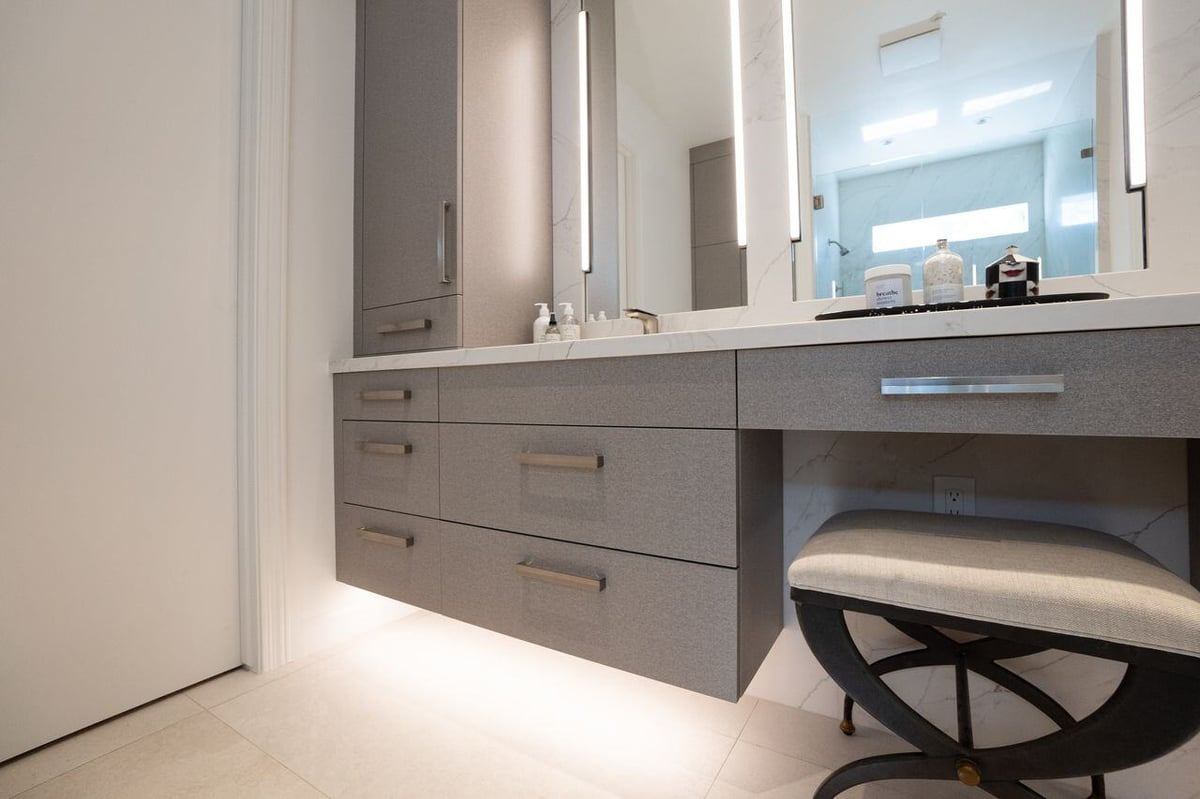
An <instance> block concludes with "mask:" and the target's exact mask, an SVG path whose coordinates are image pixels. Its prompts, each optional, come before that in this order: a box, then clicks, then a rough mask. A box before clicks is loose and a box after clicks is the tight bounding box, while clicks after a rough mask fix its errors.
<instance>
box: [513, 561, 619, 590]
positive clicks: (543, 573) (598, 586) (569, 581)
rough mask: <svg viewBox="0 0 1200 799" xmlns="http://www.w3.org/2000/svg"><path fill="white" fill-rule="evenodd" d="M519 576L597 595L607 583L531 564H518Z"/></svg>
mask: <svg viewBox="0 0 1200 799" xmlns="http://www.w3.org/2000/svg"><path fill="white" fill-rule="evenodd" d="M517 574H519V575H520V576H521V577H524V578H525V579H526V580H537V581H538V582H542V583H551V584H553V585H561V586H565V587H567V588H577V589H579V590H580V591H593V592H595V593H597V594H598V593H600V592H601V591H603V590H604V587H605V585H606V582H607V581H606V580H605V578H604V577H583V576H581V575H578V574H567V573H566V572H556V571H552V570H550V569H543V568H540V567H538V566H534V565H532V564H530V563H518V564H517Z"/></svg>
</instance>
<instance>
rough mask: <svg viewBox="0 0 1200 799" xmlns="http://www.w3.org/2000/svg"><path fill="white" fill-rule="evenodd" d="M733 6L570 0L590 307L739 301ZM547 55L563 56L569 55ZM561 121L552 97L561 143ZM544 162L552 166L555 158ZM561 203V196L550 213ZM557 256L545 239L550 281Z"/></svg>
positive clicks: (741, 249)
mask: <svg viewBox="0 0 1200 799" xmlns="http://www.w3.org/2000/svg"><path fill="white" fill-rule="evenodd" d="M737 7H738V6H737V2H736V0H734V1H733V2H731V0H586V2H584V3H583V4H582V9H581V11H582V12H583V15H584V16H583V18H582V19H581V22H580V37H579V43H578V47H579V48H580V49H579V52H580V53H583V54H584V56H583V58H582V59H581V60H580V62H579V67H578V69H579V71H580V73H581V74H583V73H584V70H585V67H586V75H585V77H586V81H587V82H586V83H585V84H583V85H582V87H581V88H580V90H579V91H580V96H586V98H587V99H586V102H585V103H583V104H581V106H580V107H581V108H582V109H583V110H584V112H585V116H583V117H581V118H580V119H579V122H578V126H579V127H580V128H586V132H587V133H588V135H587V136H585V137H582V141H583V147H584V148H585V150H586V153H587V156H588V160H587V161H586V162H585V163H584V164H583V168H584V170H585V172H584V174H583V175H582V177H581V178H580V185H582V186H584V187H586V188H585V191H586V195H587V196H586V197H585V198H582V199H584V200H586V205H585V210H583V211H582V212H581V213H582V214H583V218H582V219H581V220H580V222H579V225H580V231H579V235H580V238H581V241H582V243H581V245H580V246H581V247H582V248H583V249H584V250H585V252H583V253H581V255H582V256H583V258H582V260H576V263H581V264H582V266H583V267H584V269H585V270H586V269H587V268H590V269H591V273H590V274H588V276H587V279H586V283H585V285H586V296H587V310H588V312H589V313H597V312H599V311H602V310H603V311H606V312H607V314H608V316H609V317H610V318H612V317H613V316H614V314H619V313H620V312H621V311H622V310H623V309H627V308H639V309H644V310H646V311H650V312H652V313H655V314H666V313H679V312H685V311H693V310H704V309H710V308H722V307H731V306H739V305H744V304H745V303H746V240H745V219H744V210H743V209H744V201H741V198H742V196H743V194H742V192H743V189H742V188H741V187H742V186H743V185H744V181H743V178H742V174H743V172H742V170H741V169H740V168H739V164H740V162H741V161H740V153H739V146H740V142H739V137H740V131H739V130H737V128H736V126H735V119H736V120H740V118H741V113H740V107H739V106H738V101H739V96H738V92H740V85H739V84H740V79H741V70H740V67H739V68H735V64H738V61H739V59H738V55H737V50H736V42H737V37H738V31H737V30H736V28H735V26H736V23H737V17H736V13H737ZM567 8H568V9H569V6H567ZM576 13H578V12H576ZM559 24H561V25H562V26H563V27H565V24H566V23H562V22H560V23H559ZM559 41H564V42H566V41H567V40H566V37H565V36H564V37H563V38H562V39H561V40H559V39H556V46H557V44H558V42H559ZM559 68H562V69H567V68H569V65H568V62H567V59H565V58H564V59H561V66H560V65H559V64H557V63H556V69H559ZM556 78H557V76H556ZM560 85H563V84H562V83H560ZM585 92H586V95H584V93H585ZM559 99H560V96H559V95H557V94H556V97H555V100H556V103H557V102H558V101H559ZM570 122H571V120H570V119H569V117H568V115H566V114H565V113H561V112H560V111H559V110H558V108H557V107H556V128H559V129H560V130H556V134H555V137H556V147H559V148H560V150H559V151H563V152H566V148H564V147H562V146H561V143H560V142H559V141H558V140H559V139H562V138H564V137H563V136H562V135H561V129H566V128H567V126H568V123H570ZM559 151H556V152H559ZM555 169H556V180H557V179H558V174H559V172H560V171H563V168H562V167H560V165H559V163H558V162H557V160H556V165H555ZM556 191H557V189H556ZM572 210H573V209H572V208H571V206H570V205H569V204H564V205H563V209H562V212H561V213H560V216H564V217H565V216H566V215H567V214H569V213H570V212H571V211H572ZM574 234H575V231H574V230H573V229H572V230H570V231H569V232H568V233H567V234H566V235H574ZM557 235H559V234H558V232H556V236H557ZM556 246H557V245H556ZM560 260H568V259H560V258H559V256H558V255H557V253H556V293H558V292H559V289H558V285H559V284H561V283H563V282H564V280H563V279H562V278H561V276H562V275H563V274H564V270H563V268H562V267H561V265H560V264H559V263H558V262H559V261H560ZM566 281H568V282H569V281H570V275H569V274H567V275H566Z"/></svg>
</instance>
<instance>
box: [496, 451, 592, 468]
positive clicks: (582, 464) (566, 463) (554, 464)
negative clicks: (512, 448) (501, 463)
mask: <svg viewBox="0 0 1200 799" xmlns="http://www.w3.org/2000/svg"><path fill="white" fill-rule="evenodd" d="M513 458H514V459H515V460H516V461H517V463H519V464H521V465H522V466H548V467H550V468H552V469H579V470H581V471H588V472H594V471H596V470H597V469H603V468H604V456H603V455H555V454H552V453H549V452H517V453H514V454H513Z"/></svg>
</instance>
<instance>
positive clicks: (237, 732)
mask: <svg viewBox="0 0 1200 799" xmlns="http://www.w3.org/2000/svg"><path fill="white" fill-rule="evenodd" d="M204 712H205V713H207V714H208V715H209V716H211V717H212V718H214V719H216V720H217V722H218V723H220V724H222V725H223V726H225V727H226V728H227V729H229V730H230V731H232V732H233V734H234V735H236V736H237V737H239V738H241V739H242V740H243V741H245V742H246V743H248V744H250V745H251V746H253V747H254V748H255V749H257V750H258V751H259V752H261V753H262V754H263V756H264V757H266V758H267V759H268V760H270V761H271V762H272V763H275V764H276V765H278V766H279V767H280V768H281V769H283V770H284V771H286V772H287V773H288V774H291V775H292V776H293V777H295V778H296V779H298V780H300V781H301V782H303V783H304V784H305V785H307V786H308V787H310V788H312V789H313V790H314V791H316V792H317V794H318V795H319V796H324V797H326V799H330V797H329V794H327V793H325V792H324V791H322V790H321V789H320V788H318V787H317V786H315V785H313V784H312V783H311V782H309V781H308V780H307V779H305V778H304V777H303V776H302V775H300V774H298V773H296V770H295V769H293V768H292V767H291V766H289V765H288V764H287V763H284V762H283V761H282V760H280V759H279V758H277V757H275V755H273V754H271V753H270V752H268V751H267V750H266V749H263V748H262V747H261V746H259V745H258V743H257V742H255V741H253V740H251V739H250V738H247V737H246V736H245V735H243V734H242V733H241V731H240V730H238V728H237V727H234V726H233V725H232V724H230V723H229V722H227V721H225V719H223V718H221V717H220V716H218V715H217V714H215V713H213V712H212V711H211V710H205V711H204Z"/></svg>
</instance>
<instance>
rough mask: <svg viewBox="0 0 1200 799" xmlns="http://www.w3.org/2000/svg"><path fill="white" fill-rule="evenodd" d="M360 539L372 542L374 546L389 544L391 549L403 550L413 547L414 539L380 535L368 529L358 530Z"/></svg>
mask: <svg viewBox="0 0 1200 799" xmlns="http://www.w3.org/2000/svg"><path fill="white" fill-rule="evenodd" d="M358 537H359V538H361V539H362V540H363V541H370V542H371V543H373V544H387V545H388V546H390V547H401V548H403V549H408V548H409V547H411V546H412V545H413V537H412V536H411V535H393V534H391V533H380V532H378V531H376V530H371V529H368V528H366V527H360V528H358Z"/></svg>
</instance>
